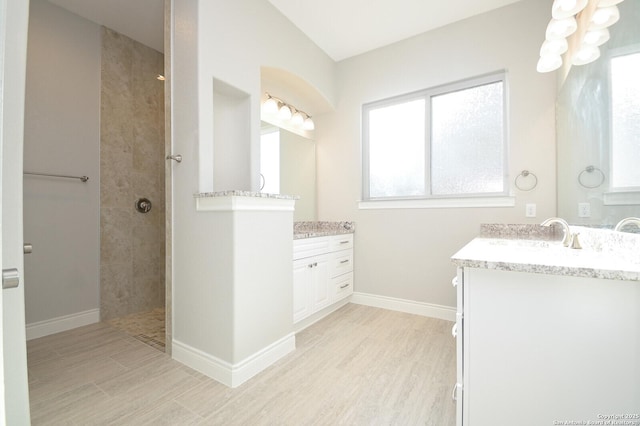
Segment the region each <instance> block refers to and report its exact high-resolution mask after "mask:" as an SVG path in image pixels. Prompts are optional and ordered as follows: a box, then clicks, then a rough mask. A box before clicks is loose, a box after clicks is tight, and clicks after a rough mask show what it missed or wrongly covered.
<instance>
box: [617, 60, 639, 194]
mask: <svg viewBox="0 0 640 426" xmlns="http://www.w3.org/2000/svg"><path fill="white" fill-rule="evenodd" d="M638 76H640V53H634V54H631V55H625V56H617V57H614V58H611V186H612V189H627V190H629V189H640V167H638V164H640V148H639V147H640V79H639V78H638Z"/></svg>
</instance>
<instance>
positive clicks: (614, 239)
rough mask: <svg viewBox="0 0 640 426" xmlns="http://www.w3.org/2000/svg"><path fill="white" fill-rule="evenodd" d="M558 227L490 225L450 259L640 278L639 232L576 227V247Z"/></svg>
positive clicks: (512, 268)
mask: <svg viewBox="0 0 640 426" xmlns="http://www.w3.org/2000/svg"><path fill="white" fill-rule="evenodd" d="M554 228H556V227H552V228H549V227H541V226H538V225H486V226H483V228H482V229H481V233H480V236H479V237H478V238H475V239H474V240H472V241H471V242H470V243H469V244H467V245H466V246H464V247H463V248H462V249H461V250H460V251H458V252H457V253H456V254H454V255H453V256H452V258H451V259H452V261H453V263H455V264H456V265H457V266H463V267H472V268H482V269H497V270H503V271H515V272H531V273H539V274H551V275H568V276H576V277H589V278H604V279H611V280H625V281H640V256H638V253H639V252H640V235H638V234H627V233H622V232H613V231H609V230H601V229H593V228H583V227H579V226H572V227H571V230H572V232H573V233H579V234H580V236H579V240H580V243H581V245H582V247H583V248H582V249H581V250H576V249H570V248H567V247H564V246H563V245H562V242H561V241H560V240H561V239H562V231H561V230H560V232H559V233H558V229H557V228H556V229H554Z"/></svg>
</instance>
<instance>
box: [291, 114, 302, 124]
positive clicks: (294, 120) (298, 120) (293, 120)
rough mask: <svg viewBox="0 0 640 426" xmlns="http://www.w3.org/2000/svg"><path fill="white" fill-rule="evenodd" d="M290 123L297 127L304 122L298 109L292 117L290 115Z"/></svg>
mask: <svg viewBox="0 0 640 426" xmlns="http://www.w3.org/2000/svg"><path fill="white" fill-rule="evenodd" d="M291 124H293V125H294V126H298V127H300V126H302V125H303V124H304V116H303V115H302V113H300V111H296V112H295V114H293V117H291Z"/></svg>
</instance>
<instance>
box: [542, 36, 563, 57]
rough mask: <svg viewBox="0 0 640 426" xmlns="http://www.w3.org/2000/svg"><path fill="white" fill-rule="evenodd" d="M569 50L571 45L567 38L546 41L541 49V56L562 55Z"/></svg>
mask: <svg viewBox="0 0 640 426" xmlns="http://www.w3.org/2000/svg"><path fill="white" fill-rule="evenodd" d="M567 49H569V43H567V39H566V38H560V39H558V40H545V41H544V43H542V47H541V48H540V56H549V55H562V54H563V53H564V52H566V51H567Z"/></svg>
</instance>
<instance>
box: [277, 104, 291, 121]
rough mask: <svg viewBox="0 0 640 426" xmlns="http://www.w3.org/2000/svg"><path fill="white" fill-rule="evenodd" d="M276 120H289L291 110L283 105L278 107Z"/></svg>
mask: <svg viewBox="0 0 640 426" xmlns="http://www.w3.org/2000/svg"><path fill="white" fill-rule="evenodd" d="M278 118H280V119H281V120H289V119H291V108H289V106H288V105H286V104H284V105H282V106H281V107H280V111H278Z"/></svg>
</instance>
